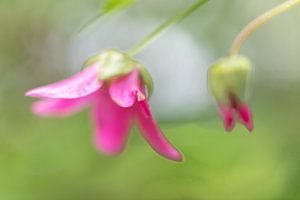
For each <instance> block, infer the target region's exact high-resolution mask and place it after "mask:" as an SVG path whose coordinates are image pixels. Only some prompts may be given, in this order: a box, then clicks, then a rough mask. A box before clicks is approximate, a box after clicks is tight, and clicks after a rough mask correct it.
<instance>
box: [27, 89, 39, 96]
mask: <svg viewBox="0 0 300 200" xmlns="http://www.w3.org/2000/svg"><path fill="white" fill-rule="evenodd" d="M36 95H37V94H35V92H34V90H29V91H27V92H26V93H25V96H26V97H35V96H36Z"/></svg>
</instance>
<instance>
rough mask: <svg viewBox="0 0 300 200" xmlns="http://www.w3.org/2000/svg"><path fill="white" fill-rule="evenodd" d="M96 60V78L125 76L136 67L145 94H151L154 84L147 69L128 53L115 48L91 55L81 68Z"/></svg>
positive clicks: (107, 79) (111, 78)
mask: <svg viewBox="0 0 300 200" xmlns="http://www.w3.org/2000/svg"><path fill="white" fill-rule="evenodd" d="M96 62H98V63H99V69H98V78H99V80H101V81H110V80H113V79H114V78H118V77H121V76H125V75H127V74H128V73H130V72H131V71H132V70H134V69H138V70H139V72H140V75H141V78H142V79H143V82H144V84H145V85H146V87H147V96H148V97H150V96H151V95H152V93H153V88H154V87H153V85H154V84H153V80H152V77H151V75H150V73H149V71H148V70H147V69H146V68H145V67H144V66H143V65H142V64H141V63H140V62H139V61H137V60H134V59H133V58H132V57H131V56H129V55H128V54H126V53H123V52H120V51H119V50H116V49H110V50H107V51H105V52H103V53H101V54H96V55H93V56H91V57H90V58H89V59H88V60H87V61H86V62H85V63H84V64H83V68H86V67H89V66H91V65H93V64H94V63H96Z"/></svg>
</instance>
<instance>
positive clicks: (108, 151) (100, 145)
mask: <svg viewBox="0 0 300 200" xmlns="http://www.w3.org/2000/svg"><path fill="white" fill-rule="evenodd" d="M94 146H95V148H96V150H98V151H99V152H101V153H103V154H105V155H107V156H117V155H119V154H121V153H122V152H123V150H124V146H123V145H120V144H117V143H114V142H108V141H106V142H104V141H95V143H94Z"/></svg>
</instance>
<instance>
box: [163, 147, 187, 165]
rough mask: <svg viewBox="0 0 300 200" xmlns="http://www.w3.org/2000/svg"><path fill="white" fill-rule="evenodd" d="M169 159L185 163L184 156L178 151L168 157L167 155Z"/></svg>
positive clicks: (172, 152)
mask: <svg viewBox="0 0 300 200" xmlns="http://www.w3.org/2000/svg"><path fill="white" fill-rule="evenodd" d="M165 156H166V157H167V158H168V159H170V160H173V161H175V162H182V161H183V156H182V154H181V153H180V152H178V151H177V150H175V149H174V150H173V151H171V152H169V153H168V155H165Z"/></svg>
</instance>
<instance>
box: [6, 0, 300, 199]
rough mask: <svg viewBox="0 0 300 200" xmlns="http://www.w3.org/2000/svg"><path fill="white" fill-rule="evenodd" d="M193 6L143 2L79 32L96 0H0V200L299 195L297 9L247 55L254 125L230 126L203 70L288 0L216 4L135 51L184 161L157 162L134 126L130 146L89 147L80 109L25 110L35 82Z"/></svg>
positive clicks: (72, 68)
mask: <svg viewBox="0 0 300 200" xmlns="http://www.w3.org/2000/svg"><path fill="white" fill-rule="evenodd" d="M192 2H193V1H192V0H190V1H187V0H138V1H136V2H135V3H133V4H132V5H131V6H129V7H127V8H126V9H123V10H120V11H118V12H117V11H116V12H113V13H111V14H110V15H107V16H105V17H102V18H100V19H99V20H97V21H96V22H94V23H92V24H90V25H89V26H88V27H86V28H85V29H84V30H83V31H81V32H80V31H79V30H80V28H81V27H82V26H83V25H84V24H86V23H87V22H88V21H89V19H91V18H93V16H95V15H97V14H98V13H99V10H100V8H101V6H102V5H103V3H104V2H103V1H101V0H86V1H81V0H72V1H70V0H60V1H56V0H42V1H40V0H0V199H1V200H35V199H43V200H47V199H49V200H50V199H51V200H52V199H57V200H71V199H72V200H75V199H76V200H77V199H78V200H81V199H82V200H87V199H88V200H123V199H124V200H127V199H128V200H134V199H143V200H155V199H157V200H181V199H186V200H202V199H203V200H210V199H211V200H214V199H243V200H246V199H249V200H250V199H251V200H253V199H262V200H268V199H270V200H274V199H300V190H299V188H300V157H299V153H300V133H299V129H300V123H299V118H300V117H299V116H300V104H299V102H300V56H299V52H300V26H299V20H300V7H299V6H298V7H296V8H294V9H293V10H291V11H290V12H288V13H285V14H283V15H281V16H279V17H277V18H275V19H273V20H272V21H271V22H270V23H268V24H266V25H265V26H264V27H262V28H261V29H259V30H258V31H257V32H256V33H255V34H254V35H253V36H252V37H251V38H250V39H249V40H248V41H247V43H246V44H245V46H244V47H243V49H242V53H243V54H245V55H247V56H248V57H249V58H251V60H252V62H253V64H254V67H255V70H254V72H253V76H252V79H251V83H250V88H249V89H250V90H249V91H250V92H249V95H248V101H249V104H250V105H251V108H252V109H253V112H254V120H255V130H254V131H253V133H252V134H249V133H248V132H247V131H246V130H245V128H244V127H242V126H240V125H238V126H237V127H236V129H235V130H234V131H233V132H232V133H229V134H228V133H225V132H224V131H223V128H222V123H221V121H220V119H219V116H218V113H217V111H216V108H215V105H214V102H213V99H212V98H211V97H210V96H209V93H208V91H207V86H206V81H207V80H206V69H207V68H208V67H209V65H210V64H211V63H212V62H213V61H214V60H216V59H217V58H219V57H222V56H226V55H227V54H228V48H229V46H230V43H231V42H232V40H233V38H234V37H235V35H236V34H237V33H238V32H239V31H240V30H241V28H242V27H243V26H244V25H246V24H247V23H248V22H249V21H250V20H251V19H253V18H254V17H255V16H257V15H258V14H260V13H262V12H263V11H265V10H267V9H268V8H271V7H272V6H274V5H276V4H278V3H280V2H283V0H264V1H260V0H253V1H244V0H226V1H225V0H223V1H219V0H211V1H210V2H209V3H207V4H206V5H205V6H203V7H202V8H200V9H199V10H197V11H196V12H195V13H193V15H191V16H190V17H189V18H187V19H185V20H184V21H183V22H182V23H180V24H179V25H177V26H175V27H173V28H172V29H171V30H169V31H168V32H166V33H165V34H164V35H162V36H161V37H160V38H159V39H158V40H156V41H155V42H154V43H153V44H151V46H149V47H148V48H147V49H145V50H144V51H143V52H142V53H141V54H139V55H138V56H137V58H138V59H140V60H141V61H142V62H143V63H144V64H145V65H146V66H147V68H148V69H149V70H150V71H151V73H152V75H153V77H154V80H155V87H156V90H155V92H154V95H153V97H152V99H151V104H152V107H153V109H154V113H155V116H156V117H157V119H158V120H159V122H160V124H161V128H162V129H163V131H164V133H165V134H166V136H167V137H168V138H169V139H170V140H171V141H172V143H174V144H175V146H177V147H178V148H179V149H180V150H181V151H182V153H183V154H184V155H185V161H184V162H183V163H180V164H178V163H174V162H172V161H168V160H165V159H163V158H161V157H159V156H158V155H157V154H155V153H154V152H153V150H152V149H151V148H150V147H149V146H148V145H147V144H146V142H145V141H144V140H143V138H142V137H141V135H140V134H139V132H138V131H137V130H136V129H133V130H132V134H131V136H130V138H129V141H128V146H127V148H126V150H125V152H124V153H123V154H122V155H120V156H117V157H112V158H111V157H105V156H104V155H102V154H100V153H98V152H97V151H96V150H95V149H94V148H93V146H92V137H91V134H92V124H91V122H90V119H89V114H90V113H89V111H88V110H86V111H84V112H81V113H79V114H77V115H75V116H72V117H69V118H61V119H53V118H39V117H36V116H34V115H33V114H31V112H30V104H31V103H32V102H33V101H34V99H32V98H27V97H24V92H25V91H26V90H28V89H30V88H33V87H36V86H39V85H43V84H47V83H51V82H54V81H57V80H60V79H63V78H66V77H68V76H70V75H71V74H73V73H75V72H78V71H79V70H80V67H81V64H82V62H83V61H84V60H85V59H86V58H87V57H88V56H89V55H92V54H94V53H96V52H99V51H100V52H101V51H103V50H104V49H107V48H112V47H115V48H120V49H122V50H126V49H128V48H130V47H131V46H132V45H133V44H135V43H136V42H137V41H139V40H140V39H142V38H143V37H144V36H145V35H146V34H147V33H149V32H150V31H151V30H153V29H154V28H155V27H156V26H158V25H159V24H160V23H161V22H163V21H164V20H165V19H167V18H169V17H170V16H172V15H174V14H175V13H177V12H178V11H180V10H182V9H183V8H184V7H185V6H187V5H188V4H190V3H192Z"/></svg>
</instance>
